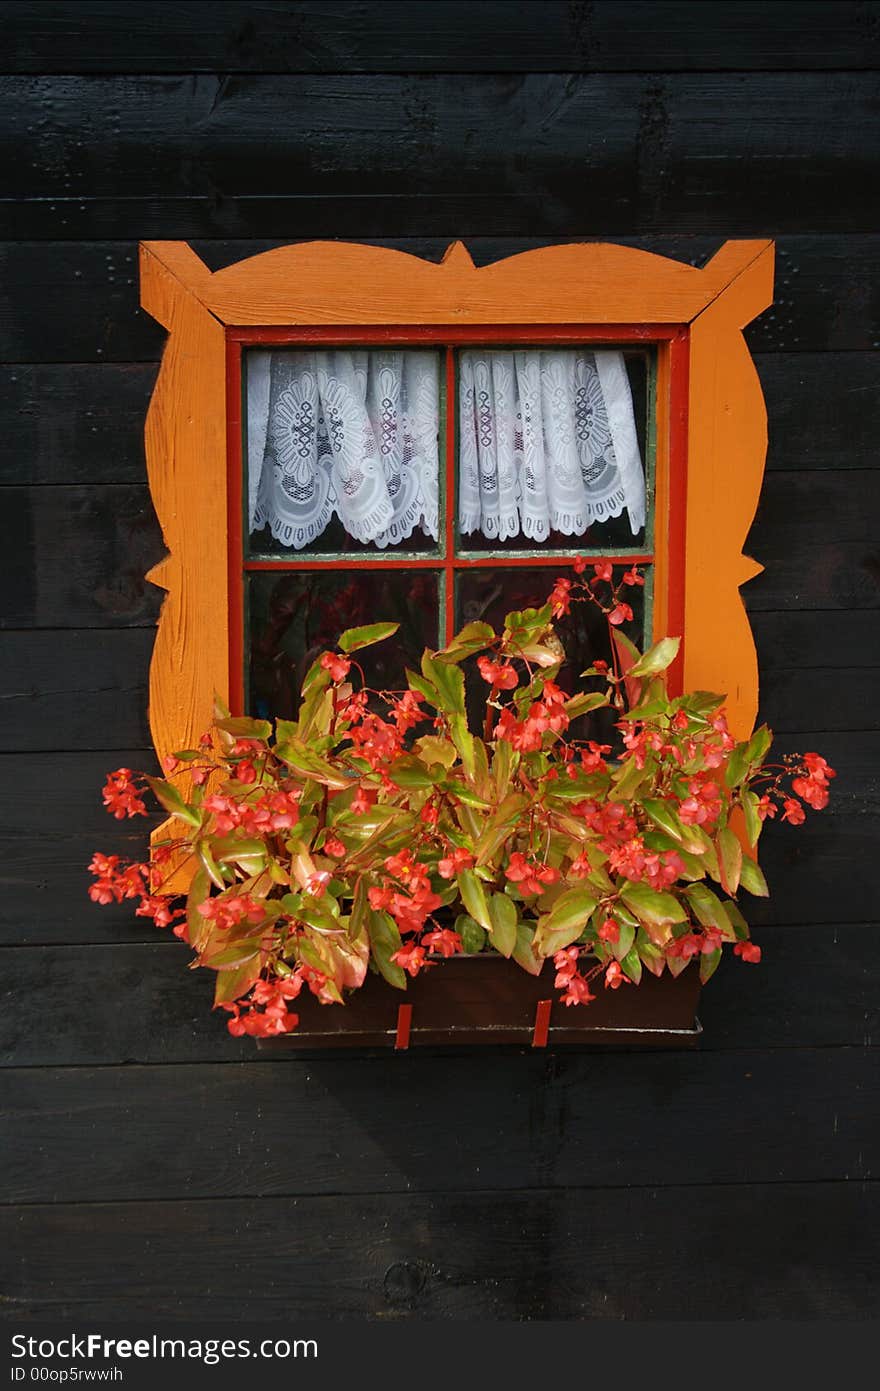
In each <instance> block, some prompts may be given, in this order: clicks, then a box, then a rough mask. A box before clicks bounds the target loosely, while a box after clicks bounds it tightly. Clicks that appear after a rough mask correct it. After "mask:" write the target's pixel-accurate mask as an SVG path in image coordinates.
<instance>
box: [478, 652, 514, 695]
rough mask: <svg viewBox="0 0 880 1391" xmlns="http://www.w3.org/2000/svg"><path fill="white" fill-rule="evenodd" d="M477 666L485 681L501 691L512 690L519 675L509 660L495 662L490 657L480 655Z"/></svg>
mask: <svg viewBox="0 0 880 1391" xmlns="http://www.w3.org/2000/svg"><path fill="white" fill-rule="evenodd" d="M477 666H478V667H479V669H480V675H481V676H482V678H483V680H484V681H488V683H489V685H490V686H494V687H495V689H496V690H499V691H512V690H513V688H514V687H515V686H518V685H519V677H518V676H517V674H516V671H515V670H514V668H513V667H512V666H511V665H510V663H509V662H493V661H492V660H491V658H490V657H478V658H477Z"/></svg>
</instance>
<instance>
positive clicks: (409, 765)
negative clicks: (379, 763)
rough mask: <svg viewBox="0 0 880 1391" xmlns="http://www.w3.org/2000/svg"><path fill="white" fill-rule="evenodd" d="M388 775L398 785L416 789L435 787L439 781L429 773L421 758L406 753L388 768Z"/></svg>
mask: <svg viewBox="0 0 880 1391" xmlns="http://www.w3.org/2000/svg"><path fill="white" fill-rule="evenodd" d="M388 776H389V777H390V778H391V781H392V782H396V783H397V786H398V787H403V788H406V789H407V790H416V791H417V790H418V789H420V788H424V787H433V785H434V783H435V782H437V781H438V779H437V778H435V777H433V776H432V775H431V773H429V771H428V769H427V768H426V767H425V765H424V763H423V762H422V761H421V759H419V758H413V757H412V755H411V754H404V755H403V756H402V757H401V758H398V759H397V761H396V762H395V763H394V764H392V766H391V767H390V768H389V769H388Z"/></svg>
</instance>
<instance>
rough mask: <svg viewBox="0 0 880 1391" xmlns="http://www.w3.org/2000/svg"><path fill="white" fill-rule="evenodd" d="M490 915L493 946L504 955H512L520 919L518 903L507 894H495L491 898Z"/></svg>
mask: <svg viewBox="0 0 880 1391" xmlns="http://www.w3.org/2000/svg"><path fill="white" fill-rule="evenodd" d="M489 916H490V918H491V919H492V932H491V934H490V936H491V942H492V946H493V947H494V948H495V950H496V951H499V952H500V953H501V955H502V956H510V955H511V954H512V952H513V949H514V947H515V946H516V927H517V921H518V919H519V914H518V913H517V911H516V904H515V903H514V902H513V899H511V898H508V897H507V895H506V894H493V895H492V897H491V898H490V899H489Z"/></svg>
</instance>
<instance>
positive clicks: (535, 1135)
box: [0, 1048, 880, 1203]
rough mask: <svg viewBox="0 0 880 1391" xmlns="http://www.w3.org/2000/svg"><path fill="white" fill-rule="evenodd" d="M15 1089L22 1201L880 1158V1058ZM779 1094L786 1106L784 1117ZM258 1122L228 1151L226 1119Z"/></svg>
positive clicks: (581, 1058)
mask: <svg viewBox="0 0 880 1391" xmlns="http://www.w3.org/2000/svg"><path fill="white" fill-rule="evenodd" d="M389 1067H393V1068H394V1073H393V1076H394V1085H393V1087H389V1089H388V1096H387V1099H386V1103H385V1105H384V1106H383V1107H382V1108H381V1111H380V1112H378V1113H377V1111H376V1108H375V1106H374V1105H373V1104H372V1100H371V1099H370V1093H371V1092H372V1091H373V1089H374V1088H375V1087H376V1086H377V1085H381V1084H382V1079H383V1074H387V1070H388V1068H389ZM757 1079H760V1085H758V1086H753V1085H750V1083H754V1082H755V1081H756V1080H757ZM3 1083H4V1096H5V1101H4V1107H3V1115H2V1118H0V1140H2V1144H3V1151H4V1154H5V1155H6V1162H5V1175H6V1177H5V1184H4V1200H5V1201H6V1202H7V1203H51V1202H59V1201H61V1202H65V1203H70V1202H86V1203H89V1202H92V1203H93V1202H112V1201H117V1200H120V1201H132V1200H139V1201H147V1200H149V1199H169V1198H216V1197H218V1196H222V1195H224V1194H227V1193H235V1194H236V1195H238V1196H240V1197H255V1198H262V1197H268V1196H271V1195H278V1196H286V1197H292V1196H294V1195H296V1196H300V1195H318V1194H333V1193H339V1192H340V1191H341V1190H343V1189H345V1191H347V1192H348V1193H349V1194H350V1195H353V1194H361V1193H389V1194H391V1193H408V1192H413V1191H415V1192H419V1193H425V1192H435V1193H436V1192H439V1193H449V1192H454V1191H455V1190H461V1189H465V1190H468V1191H470V1192H474V1193H476V1192H486V1193H488V1192H498V1191H501V1190H510V1189H518V1190H521V1189H528V1188H539V1189H551V1188H561V1189H565V1190H571V1189H573V1188H578V1187H580V1186H582V1185H584V1184H589V1185H590V1186H595V1187H597V1188H600V1187H601V1188H608V1189H621V1188H626V1187H633V1186H637V1185H648V1186H652V1187H653V1186H660V1187H666V1186H668V1185H672V1186H677V1185H683V1186H690V1185H694V1184H706V1183H712V1184H729V1183H785V1182H787V1181H791V1180H795V1181H798V1182H809V1183H821V1182H828V1181H835V1180H836V1181H842V1180H846V1179H851V1180H854V1181H856V1182H858V1181H860V1180H864V1179H866V1178H870V1177H871V1176H872V1174H874V1173H876V1170H877V1167H878V1162H880V1136H878V1134H877V1128H876V1126H875V1125H874V1115H875V1113H876V1109H877V1106H878V1103H880V1054H878V1053H877V1052H876V1051H875V1050H867V1049H859V1048H856V1049H848V1048H826V1049H795V1050H787V1051H780V1052H776V1053H761V1052H755V1051H751V1050H749V1051H745V1052H742V1053H726V1054H725V1053H715V1054H711V1055H707V1056H705V1057H701V1056H699V1055H694V1054H681V1053H676V1054H670V1055H669V1056H662V1057H661V1056H659V1055H657V1054H654V1055H647V1054H627V1053H609V1054H607V1055H602V1056H601V1057H598V1056H596V1055H590V1054H578V1055H571V1056H562V1055H553V1056H552V1057H551V1058H549V1059H547V1060H545V1061H543V1062H542V1061H539V1060H538V1059H536V1058H535V1056H534V1055H532V1056H529V1055H525V1056H520V1057H516V1058H512V1057H509V1056H504V1055H503V1054H502V1055H500V1056H499V1054H497V1053H496V1052H495V1051H494V1050H493V1051H492V1052H491V1053H489V1054H488V1055H487V1056H486V1057H485V1058H484V1057H482V1056H481V1057H480V1058H479V1059H476V1060H475V1059H474V1058H473V1057H470V1058H469V1057H466V1056H459V1057H455V1058H444V1057H426V1058H424V1059H421V1058H419V1059H417V1058H415V1057H413V1056H410V1057H408V1058H406V1059H400V1058H398V1059H395V1060H394V1061H393V1063H389V1062H388V1060H387V1059H384V1058H375V1059H372V1060H371V1059H361V1060H350V1061H347V1062H342V1063H339V1064H337V1063H334V1062H333V1061H331V1060H330V1059H328V1058H312V1059H310V1060H309V1062H308V1063H307V1064H303V1065H300V1066H293V1067H291V1066H288V1065H286V1064H285V1063H283V1062H276V1063H270V1064H268V1065H263V1064H260V1063H242V1064H217V1065H211V1064H203V1065H201V1066H198V1067H194V1066H190V1067H125V1068H116V1067H102V1068H94V1069H89V1068H83V1069H80V1068H71V1067H65V1068H59V1069H44V1068H41V1069H38V1070H33V1069H30V1068H25V1069H7V1070H6V1071H5V1072H4V1074H3ZM767 1091H770V1092H772V1093H775V1094H776V1095H777V1096H779V1097H784V1098H785V1101H784V1102H783V1103H782V1104H781V1105H779V1106H778V1107H775V1108H773V1111H772V1113H771V1114H767V1110H766V1105H765V1101H766V1092H767ZM462 1110H464V1111H465V1112H466V1114H468V1115H470V1116H471V1117H473V1120H472V1123H471V1125H470V1127H469V1133H468V1141H467V1145H466V1146H462V1143H461V1135H460V1128H459V1126H460V1116H461V1113H462ZM254 1114H257V1115H259V1116H260V1118H261V1125H260V1128H259V1130H255V1129H253V1128H248V1129H245V1130H244V1131H243V1133H242V1134H241V1135H240V1138H239V1140H238V1143H237V1144H236V1145H234V1146H230V1145H229V1143H228V1140H229V1131H230V1122H232V1124H233V1125H234V1124H235V1119H234V1118H236V1117H238V1116H243V1115H254ZM305 1115H307V1116H308V1117H309V1124H308V1125H307V1126H305V1125H303V1123H302V1118H303V1116H305ZM537 1117H540V1123H539V1124H535V1120H536V1118H537ZM596 1117H601V1118H602V1119H601V1121H600V1122H598V1123H595V1118H596ZM59 1118H63V1124H64V1127H65V1131H66V1140H67V1146H66V1148H67V1156H68V1159H67V1164H66V1165H65V1171H64V1173H63V1174H60V1173H59V1172H58V1167H57V1162H56V1158H55V1155H54V1153H53V1149H52V1137H53V1135H54V1134H55V1133H56V1130H57V1126H58V1121H59ZM591 1122H592V1123H591ZM646 1130H647V1131H648V1132H650V1134H651V1137H652V1138H651V1145H650V1147H648V1146H646V1145H644V1144H643V1143H642V1140H643V1137H644V1134H645V1131H646ZM121 1132H122V1133H124V1134H125V1137H126V1138H125V1142H124V1145H123V1144H122V1143H121V1141H120V1134H121ZM758 1134H760V1142H759V1143H757V1144H755V1143H753V1142H754V1138H755V1136H756V1135H758ZM499 1135H503V1136H504V1144H503V1145H501V1146H499V1143H498V1137H499ZM122 1152H124V1153H125V1154H131V1155H132V1156H136V1158H134V1162H129V1163H127V1164H126V1165H125V1167H121V1166H120V1163H119V1160H120V1155H121V1153H122ZM624 1154H627V1155H630V1156H632V1157H631V1159H630V1162H629V1163H628V1164H627V1165H626V1168H625V1169H624V1167H623V1166H622V1165H621V1155H624Z"/></svg>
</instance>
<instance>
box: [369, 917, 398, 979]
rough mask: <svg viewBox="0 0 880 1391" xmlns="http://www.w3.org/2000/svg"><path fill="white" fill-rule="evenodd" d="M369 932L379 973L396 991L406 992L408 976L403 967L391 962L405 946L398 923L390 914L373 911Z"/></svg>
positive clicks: (373, 956)
mask: <svg viewBox="0 0 880 1391" xmlns="http://www.w3.org/2000/svg"><path fill="white" fill-rule="evenodd" d="M367 931H368V932H369V935H370V953H371V955H372V958H373V960H374V961H375V963H376V965H377V966H378V968H379V971H380V972H381V974H382V975H383V976H384V977H385V979H386V980H387V982H388V984H389V985H393V986H394V988H395V990H405V989H406V975H405V973H404V970H403V967H402V966H398V964H397V962H396V961H392V960H391V958H392V956H393V955H394V954H395V952H399V951H400V948H401V947H402V946H403V943H402V942H401V940H400V933H399V932H398V930H397V923H396V922H395V921H394V919H393V918H392V916H391V914H390V913H376V912H373V911H372V910H371V911H370V913H369V916H368V919H367Z"/></svg>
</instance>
